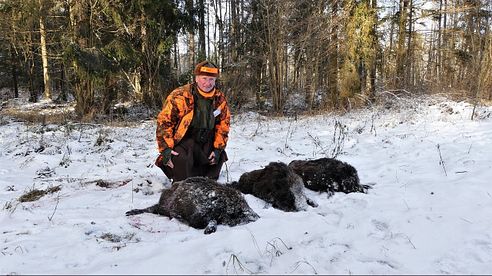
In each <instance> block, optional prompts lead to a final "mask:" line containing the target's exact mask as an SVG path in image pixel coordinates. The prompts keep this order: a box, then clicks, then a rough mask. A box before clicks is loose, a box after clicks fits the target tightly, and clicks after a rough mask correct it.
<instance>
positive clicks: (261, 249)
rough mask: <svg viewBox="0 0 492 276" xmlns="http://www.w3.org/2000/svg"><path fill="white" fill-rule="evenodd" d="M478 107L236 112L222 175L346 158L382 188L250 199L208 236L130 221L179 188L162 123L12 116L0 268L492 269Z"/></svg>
mask: <svg viewBox="0 0 492 276" xmlns="http://www.w3.org/2000/svg"><path fill="white" fill-rule="evenodd" d="M23 108H29V107H27V106H26V107H23ZM472 110H473V106H471V105H470V104H468V103H465V102H454V101H451V100H447V99H443V98H436V97H432V98H431V97H422V98H416V99H407V98H393V99H390V100H388V101H387V102H386V103H385V104H380V105H376V106H374V107H372V108H367V109H364V110H360V111H354V112H351V113H348V114H344V115H339V114H332V113H327V114H320V115H316V116H310V117H307V116H298V117H285V118H266V117H263V116H261V115H259V114H257V113H252V112H250V113H242V114H235V115H233V120H232V126H231V127H232V129H231V133H230V140H229V144H228V147H227V153H228V156H229V161H228V162H227V163H226V165H225V166H224V167H223V169H222V172H221V176H220V178H219V182H221V183H225V182H231V181H234V180H238V179H239V177H240V176H241V174H242V173H245V172H248V171H252V170H256V169H260V168H262V167H264V166H266V165H267V164H268V163H269V162H271V161H281V162H285V163H289V162H290V161H292V160H295V159H312V158H321V157H332V156H334V155H336V158H337V159H339V160H341V161H344V162H347V163H349V164H351V165H353V166H354V167H355V168H356V169H357V171H358V174H359V178H360V180H361V183H362V184H368V185H371V186H372V189H370V190H369V192H368V193H367V194H362V193H351V194H343V193H335V194H334V195H333V196H331V197H328V196H327V194H326V193H316V192H313V191H308V190H306V195H307V196H309V197H310V198H312V199H313V200H314V201H315V202H317V203H318V204H319V206H318V207H317V208H313V207H307V209H306V210H305V211H300V212H283V211H280V210H277V209H274V208H272V207H271V206H269V205H268V204H266V203H265V202H264V201H262V200H260V199H258V198H255V197H254V196H252V195H245V199H246V200H247V202H248V204H249V205H250V206H251V208H252V209H253V210H254V211H255V212H256V213H257V214H258V215H259V216H260V218H259V219H258V220H257V221H255V222H251V223H248V224H244V225H239V226H235V227H229V226H224V225H219V226H218V228H217V232H215V233H213V234H210V235H204V234H203V230H198V229H194V228H191V227H189V226H187V225H185V224H183V223H181V222H179V221H177V220H175V219H169V218H167V217H162V216H157V215H153V214H141V215H136V216H133V217H126V216H125V212H126V211H128V210H130V209H133V208H145V207H148V206H151V205H153V204H155V203H157V201H158V199H159V195H160V191H161V190H162V189H163V188H165V187H168V186H169V185H170V183H169V181H168V180H167V179H166V177H165V176H164V174H163V173H162V172H161V171H160V169H159V168H157V167H155V166H154V165H153V162H154V159H155V158H156V157H157V155H156V153H157V151H156V143H155V137H154V135H155V122H154V121H152V120H148V121H143V122H141V123H138V124H135V125H133V126H126V127H117V126H103V125H98V124H76V123H71V124H65V125H62V126H56V125H50V124H48V125H44V126H43V125H35V124H29V123H24V122H18V121H15V120H12V119H9V118H7V117H4V118H1V119H0V147H1V149H0V208H1V209H0V235H1V240H0V242H1V246H0V253H1V254H0V274H491V273H492V232H491V231H490V229H492V220H491V219H490V213H491V211H492V186H491V182H490V180H491V179H492V169H491V166H492V162H491V157H490V156H491V153H492V151H491V146H492V144H491V141H492V140H491V138H492V118H491V117H492V116H491V115H490V114H491V113H492V108H491V107H486V106H480V107H479V108H478V109H477V110H476V114H477V118H476V119H475V120H470V117H471V113H472ZM56 186H60V188H61V189H60V190H59V191H58V192H54V193H48V194H46V195H45V196H43V197H41V198H40V199H38V200H35V201H30V202H19V198H20V197H21V196H22V195H24V194H26V193H27V192H29V191H32V190H33V189H40V190H46V189H48V188H53V187H56Z"/></svg>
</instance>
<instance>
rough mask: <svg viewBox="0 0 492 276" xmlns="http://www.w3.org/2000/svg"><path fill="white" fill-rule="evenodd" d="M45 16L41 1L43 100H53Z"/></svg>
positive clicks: (40, 0) (40, 1)
mask: <svg viewBox="0 0 492 276" xmlns="http://www.w3.org/2000/svg"><path fill="white" fill-rule="evenodd" d="M45 14H46V11H45V9H44V4H43V0H39V34H40V37H41V44H40V46H41V60H42V62H43V81H44V91H43V99H44V100H51V99H52V88H51V78H50V72H49V66H48V47H47V45H46V44H47V42H46V29H45V25H44V22H45Z"/></svg>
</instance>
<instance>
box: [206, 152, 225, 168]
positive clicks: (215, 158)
mask: <svg viewBox="0 0 492 276" xmlns="http://www.w3.org/2000/svg"><path fill="white" fill-rule="evenodd" d="M221 153H222V150H218V149H215V150H213V151H212V152H211V153H210V155H209V156H208V161H209V164H210V165H215V164H217V163H218V162H219V159H220V154H221Z"/></svg>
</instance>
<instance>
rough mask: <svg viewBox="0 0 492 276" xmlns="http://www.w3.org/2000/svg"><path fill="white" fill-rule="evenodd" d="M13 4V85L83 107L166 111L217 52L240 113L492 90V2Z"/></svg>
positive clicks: (9, 34)
mask: <svg viewBox="0 0 492 276" xmlns="http://www.w3.org/2000/svg"><path fill="white" fill-rule="evenodd" d="M0 15H1V17H0V88H4V89H8V91H10V92H9V94H8V97H10V98H18V97H20V93H19V91H28V92H27V94H28V97H29V101H31V102H37V101H40V100H48V101H53V102H67V101H73V102H74V103H75V113H76V115H77V117H78V118H79V119H89V120H90V119H92V118H94V116H95V115H97V114H110V113H111V112H113V111H114V108H115V105H116V104H117V103H121V102H132V103H136V104H140V105H142V106H145V107H147V108H150V109H159V108H160V106H161V104H162V100H163V99H164V98H165V97H166V96H167V95H168V94H169V92H170V91H171V90H172V89H173V88H175V87H176V86H178V85H181V84H184V83H187V82H189V81H191V80H192V75H191V72H192V69H193V66H194V64H196V63H197V62H199V61H201V60H203V59H205V58H206V59H209V60H210V61H212V62H215V63H216V64H217V65H218V66H219V67H220V68H221V76H220V83H219V85H220V86H221V89H222V90H223V91H224V92H225V94H226V95H227V97H228V101H229V103H230V105H231V106H232V108H233V110H236V111H238V110H240V109H242V108H253V109H254V110H258V111H269V112H271V114H283V113H284V112H285V110H286V108H287V107H288V106H290V105H292V102H291V101H293V100H294V95H296V96H297V98H295V100H296V101H299V96H300V99H301V102H302V105H300V106H299V107H298V108H299V109H300V110H302V111H307V112H312V111H319V110H350V109H351V108H355V107H361V106H365V105H368V104H370V103H372V102H374V101H375V100H376V99H377V97H378V95H379V94H380V93H383V92H389V93H394V94H397V93H405V94H407V95H421V94H434V93H440V94H445V95H447V96H450V97H455V98H456V97H458V98H462V99H467V100H469V101H472V102H474V103H475V104H477V103H480V102H482V101H490V100H492V69H491V68H492V34H491V27H492V1H490V0H429V1H423V0H330V1H328V0H303V1H298V0H282V1H280V0H276V1H275V0H134V1H127V0H0Z"/></svg>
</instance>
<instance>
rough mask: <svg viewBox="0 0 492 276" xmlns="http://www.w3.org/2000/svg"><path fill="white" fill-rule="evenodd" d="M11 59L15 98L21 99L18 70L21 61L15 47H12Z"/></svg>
mask: <svg viewBox="0 0 492 276" xmlns="http://www.w3.org/2000/svg"><path fill="white" fill-rule="evenodd" d="M10 58H11V68H12V89H13V90H14V98H19V83H18V73H17V69H18V67H19V60H18V57H17V53H16V51H15V49H14V46H13V45H12V44H11V45H10Z"/></svg>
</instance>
